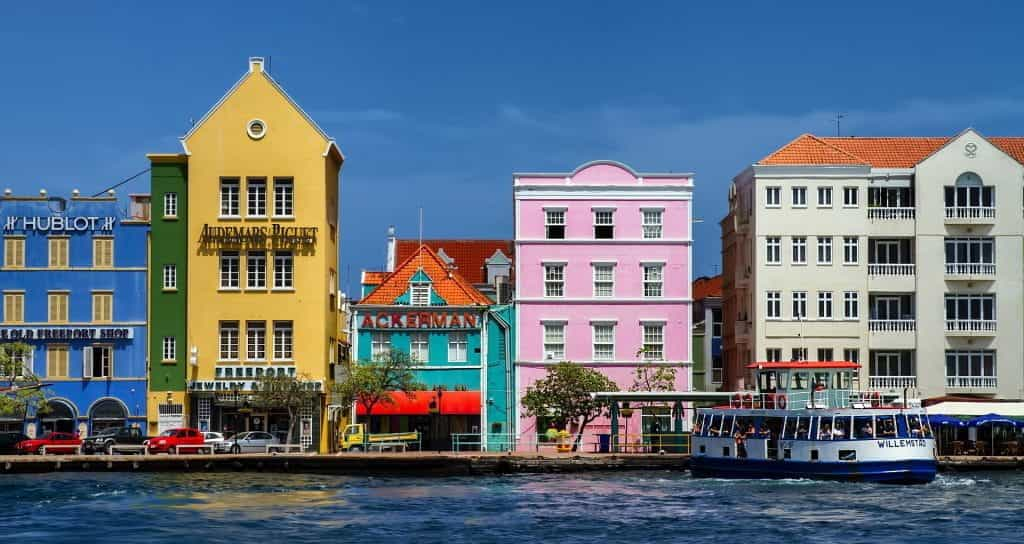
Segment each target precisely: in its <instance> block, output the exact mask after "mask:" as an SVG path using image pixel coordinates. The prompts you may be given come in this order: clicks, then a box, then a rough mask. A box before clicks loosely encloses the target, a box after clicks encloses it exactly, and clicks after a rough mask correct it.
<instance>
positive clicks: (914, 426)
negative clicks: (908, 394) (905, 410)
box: [907, 414, 931, 438]
mask: <svg viewBox="0 0 1024 544" xmlns="http://www.w3.org/2000/svg"><path fill="white" fill-rule="evenodd" d="M907 427H908V428H909V429H910V437H911V438H924V437H927V436H931V433H930V432H929V430H928V428H927V427H923V426H922V425H921V416H919V415H917V414H910V415H908V416H907Z"/></svg>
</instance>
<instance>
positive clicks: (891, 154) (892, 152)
mask: <svg viewBox="0 0 1024 544" xmlns="http://www.w3.org/2000/svg"><path fill="white" fill-rule="evenodd" d="M952 139H953V138H951V137H946V136H939V137H917V136H908V137H873V136H869V137H860V136H856V137H851V136H847V137H819V136H814V135H813V134H802V135H800V136H799V137H797V138H796V139H795V140H793V141H791V142H789V143H788V144H786V145H784V146H782V147H780V148H779V149H777V150H776V151H774V152H773V153H771V154H770V155H768V156H767V157H765V158H763V159H761V160H760V161H759V162H758V163H757V164H759V165H766V166H779V165H792V166H817V165H820V166H847V165H851V166H852V165H868V166H871V167H874V168H913V167H914V166H916V165H917V164H918V163H920V162H921V161H923V160H924V159H926V158H928V157H929V156H930V155H931V154H933V153H935V152H936V151H938V150H939V149H941V148H942V147H943V146H945V145H946V144H947V143H949V141H950V140H952ZM986 139H987V140H988V141H989V142H991V143H992V145H994V146H996V147H998V148H999V149H1001V150H1002V151H1003V152H1005V153H1006V154H1007V155H1009V156H1011V157H1013V158H1014V159H1015V160H1016V161H1017V162H1020V163H1022V164H1024V138H1022V137H995V138H986Z"/></svg>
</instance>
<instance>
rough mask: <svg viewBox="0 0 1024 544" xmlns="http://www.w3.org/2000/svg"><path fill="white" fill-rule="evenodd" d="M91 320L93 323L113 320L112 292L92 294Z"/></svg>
mask: <svg viewBox="0 0 1024 544" xmlns="http://www.w3.org/2000/svg"><path fill="white" fill-rule="evenodd" d="M92 320H93V322H94V323H110V322H111V321H113V320H114V294H113V293H93V294H92Z"/></svg>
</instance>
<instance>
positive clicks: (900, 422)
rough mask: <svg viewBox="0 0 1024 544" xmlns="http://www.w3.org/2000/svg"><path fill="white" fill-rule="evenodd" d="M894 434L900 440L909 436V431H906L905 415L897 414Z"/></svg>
mask: <svg viewBox="0 0 1024 544" xmlns="http://www.w3.org/2000/svg"><path fill="white" fill-rule="evenodd" d="M896 432H897V433H898V434H899V437H900V438H907V437H908V436H910V431H908V430H907V416H906V415H905V414H899V415H897V416H896Z"/></svg>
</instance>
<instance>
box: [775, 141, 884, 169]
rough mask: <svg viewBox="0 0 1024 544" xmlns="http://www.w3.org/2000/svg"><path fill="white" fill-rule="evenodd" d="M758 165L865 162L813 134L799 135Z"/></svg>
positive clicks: (857, 163)
mask: <svg viewBox="0 0 1024 544" xmlns="http://www.w3.org/2000/svg"><path fill="white" fill-rule="evenodd" d="M758 164H766V165H778V164H793V165H810V164H827V165H836V166H839V165H864V164H868V163H867V161H865V160H864V159H861V158H860V157H857V156H856V155H853V154H850V153H848V152H846V151H843V150H842V149H839V148H837V147H835V146H833V145H830V144H828V143H826V142H824V141H822V139H821V138H819V137H817V136H815V135H813V134H801V135H800V136H797V137H796V139H795V140H793V141H792V142H789V143H788V144H786V145H784V146H782V147H780V148H779V149H777V150H776V151H775V152H774V153H772V154H771V155H768V156H767V157H765V158H764V159H761V161H760V162H759V163H758Z"/></svg>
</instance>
